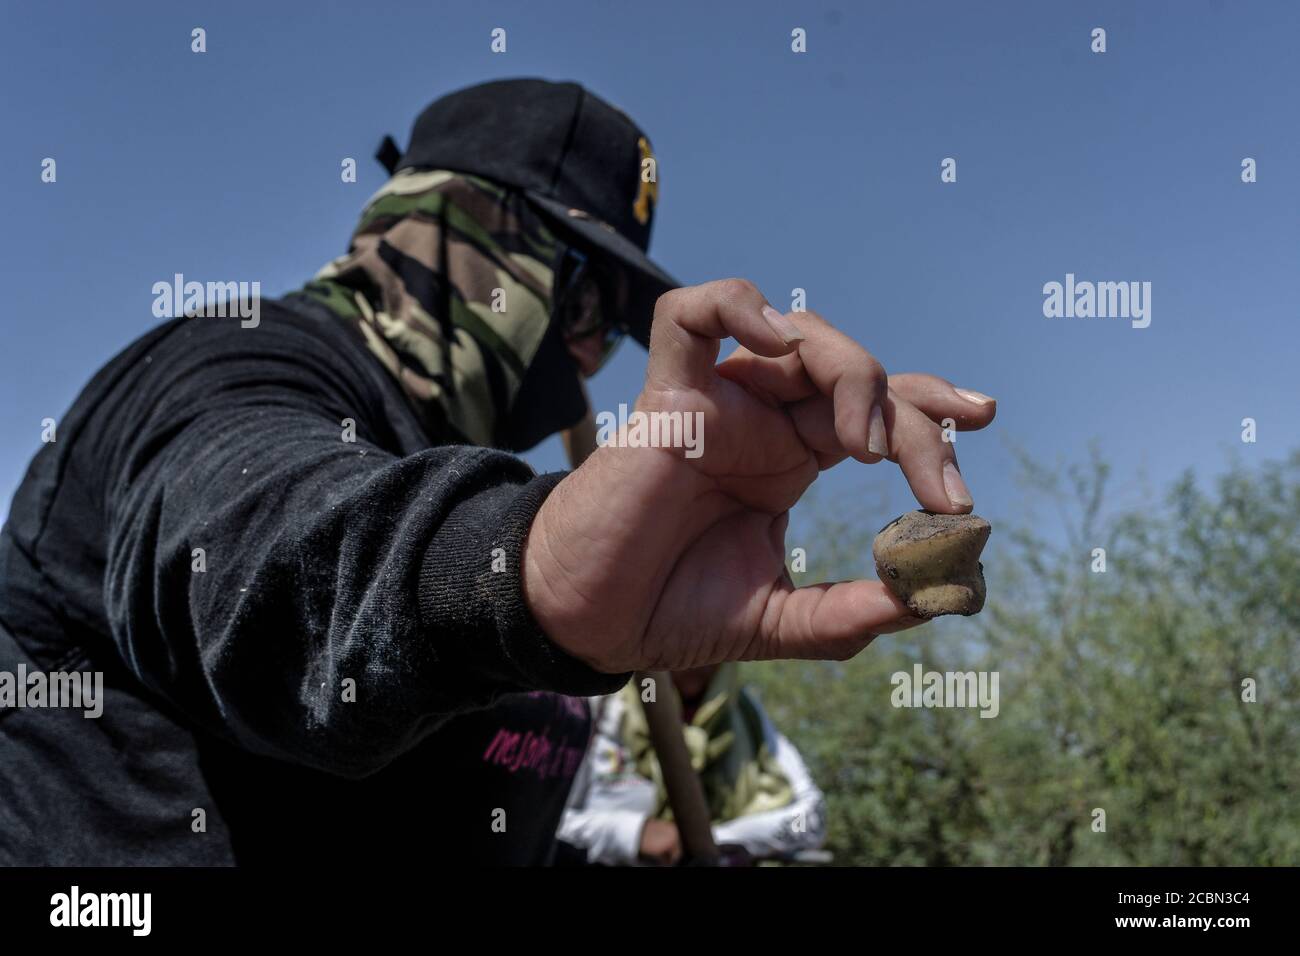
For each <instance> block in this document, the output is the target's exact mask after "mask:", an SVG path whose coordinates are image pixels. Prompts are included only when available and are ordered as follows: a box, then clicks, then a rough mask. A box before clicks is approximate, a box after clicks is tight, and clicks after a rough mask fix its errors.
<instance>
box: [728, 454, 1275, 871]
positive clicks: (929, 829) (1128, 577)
mask: <svg viewBox="0 0 1300 956" xmlns="http://www.w3.org/2000/svg"><path fill="white" fill-rule="evenodd" d="M1021 465H1022V472H1023V478H1024V481H1025V482H1026V484H1027V485H1028V486H1029V489H1030V490H1031V492H1032V493H1034V494H1035V495H1037V496H1038V497H1039V498H1040V499H1044V500H1046V501H1048V502H1051V503H1062V502H1065V503H1067V507H1066V508H1065V509H1064V520H1065V529H1064V530H1065V533H1064V535H1063V537H1062V536H1060V535H1058V536H1056V538H1055V539H1051V538H1049V537H1048V536H1046V535H1044V534H1042V533H1040V531H1039V530H1038V529H1036V528H1034V527H1030V526H1028V525H1022V526H1019V527H1003V526H1001V523H997V524H995V529H994V541H993V543H992V544H991V545H990V550H989V551H988V552H986V557H985V565H986V568H987V571H988V576H989V585H990V587H989V601H988V605H987V607H986V608H985V610H984V612H983V613H982V614H981V615H979V616H978V617H976V618H973V619H970V620H955V619H951V618H945V619H941V620H939V621H936V622H933V623H931V624H928V625H925V626H923V627H921V628H917V629H915V630H913V631H910V632H907V633H905V634H901V635H895V636H892V637H889V636H886V637H882V638H879V639H877V641H876V642H874V643H873V645H872V646H871V647H870V648H868V649H867V650H866V651H865V652H863V653H862V654H861V655H859V656H858V658H856V659H855V660H853V661H850V662H847V663H843V664H835V663H832V664H826V663H796V662H780V663H770V664H753V665H748V668H749V669H748V672H747V673H748V679H749V680H750V681H751V682H752V683H754V684H755V685H756V686H757V688H758V689H759V691H760V693H761V695H762V697H763V699H764V701H765V703H766V705H767V707H768V709H769V710H770V711H771V713H772V715H773V718H774V719H775V720H776V722H777V724H778V726H780V727H781V728H782V730H783V731H784V732H785V733H786V734H787V735H788V736H789V737H791V739H792V740H794V741H795V743H796V744H797V745H798V746H799V747H800V749H801V750H802V751H803V753H804V755H805V757H806V758H807V759H808V762H809V764H810V767H811V769H812V771H813V773H814V775H815V777H816V778H817V780H818V782H819V783H820V784H821V786H822V788H823V789H824V790H825V791H826V794H827V802H828V806H829V812H830V820H829V831H828V846H829V848H830V849H832V850H833V851H834V852H835V855H836V862H837V863H840V864H871V865H881V864H894V865H918V864H924V865H951V864H1031V865H1032V864H1047V865H1068V864H1083V865H1111V864H1136V865H1222V864H1232V865H1248V864H1272V865H1278V864H1289V865H1295V864H1298V863H1300V798H1298V797H1300V720H1297V717H1300V712H1298V711H1300V693H1298V691H1300V673H1298V672H1300V653H1297V637H1298V636H1300V452H1298V453H1296V454H1294V455H1292V456H1291V457H1290V458H1289V459H1287V460H1286V461H1282V462H1275V463H1270V464H1267V465H1264V466H1262V467H1259V468H1256V469H1253V470H1252V469H1247V468H1245V467H1243V466H1241V465H1240V464H1234V465H1232V466H1231V467H1230V468H1229V469H1228V471H1227V472H1226V474H1224V475H1223V476H1222V477H1221V478H1220V479H1219V480H1218V481H1217V482H1215V484H1214V487H1213V490H1212V491H1210V492H1205V491H1202V490H1201V489H1200V488H1199V487H1198V486H1197V484H1196V483H1195V482H1194V481H1193V479H1192V477H1191V475H1190V474H1188V475H1186V476H1184V477H1183V478H1182V479H1181V480H1180V481H1178V482H1177V483H1176V484H1175V485H1174V486H1173V487H1172V488H1171V489H1169V490H1168V492H1167V494H1166V495H1165V496H1164V499H1163V501H1161V502H1160V503H1159V504H1156V505H1152V506H1150V507H1147V508H1142V509H1136V510H1131V511H1127V512H1123V513H1117V514H1115V515H1113V516H1111V517H1109V518H1108V519H1106V520H1103V519H1102V518H1101V514H1102V505H1103V502H1104V500H1105V488H1106V481H1107V468H1106V467H1105V465H1104V464H1103V463H1101V461H1100V460H1099V459H1098V458H1097V457H1096V455H1095V454H1094V456H1093V458H1092V460H1090V461H1089V462H1088V463H1086V464H1084V465H1080V466H1075V467H1072V468H1069V469H1066V470H1065V472H1064V474H1058V473H1055V472H1053V471H1051V470H1048V469H1044V468H1041V467H1037V466H1035V465H1034V464H1033V463H1032V462H1030V461H1028V460H1022V462H1021ZM835 505H836V506H835V507H833V508H832V507H828V506H825V504H823V505H822V506H818V507H817V508H816V514H815V515H814V524H813V527H812V528H811V529H810V530H808V531H805V532H804V533H803V534H802V537H803V539H804V540H807V541H813V542H816V546H815V547H813V548H810V549H809V551H810V569H809V573H808V574H806V575H798V576H797V578H798V579H799V580H801V581H811V580H819V579H835V578H841V577H846V576H855V575H857V576H860V575H861V574H862V573H863V567H862V565H863V560H864V557H863V556H864V555H867V556H869V554H870V547H871V540H872V537H873V531H872V530H871V528H870V527H869V528H868V529H867V530H865V531H864V530H863V525H862V523H861V521H860V520H859V519H858V516H857V515H855V514H854V513H853V509H852V508H851V506H850V505H849V504H848V503H846V502H839V503H835ZM880 523H882V524H883V521H882V522H880ZM1094 548H1105V551H1106V570H1105V572H1104V573H1096V572H1094V570H1093V569H1092V566H1093V549H1094ZM866 560H867V561H869V557H868V558H867V559H866ZM917 661H919V662H920V663H921V664H922V665H923V667H924V669H925V670H937V671H964V670H985V671H997V672H998V675H999V691H1000V712H999V713H998V716H997V717H995V718H992V719H986V718H981V717H980V716H979V713H978V710H976V709H937V708H936V709H914V708H895V707H893V706H892V705H891V703H890V692H891V690H892V685H891V683H890V677H891V675H892V674H894V673H895V672H898V671H906V672H910V671H911V669H912V665H913V663H914V662H917ZM1245 681H1253V683H1254V688H1255V691H1254V693H1255V701H1254V702H1247V701H1245V700H1243V696H1244V695H1245V687H1244V685H1243V682H1245ZM1098 809H1100V810H1103V811H1104V812H1105V826H1106V829H1105V832H1096V831H1095V830H1094V826H1093V821H1094V811H1095V810H1098Z"/></svg>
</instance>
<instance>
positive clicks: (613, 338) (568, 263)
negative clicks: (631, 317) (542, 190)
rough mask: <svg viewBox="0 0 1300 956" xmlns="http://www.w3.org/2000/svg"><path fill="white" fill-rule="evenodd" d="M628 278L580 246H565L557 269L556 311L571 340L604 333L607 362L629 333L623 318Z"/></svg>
mask: <svg viewBox="0 0 1300 956" xmlns="http://www.w3.org/2000/svg"><path fill="white" fill-rule="evenodd" d="M624 282H626V279H625V278H624V277H623V276H622V275H621V274H620V273H619V272H618V271H617V270H615V269H612V268H610V267H609V266H608V265H607V264H606V263H604V262H603V261H601V260H598V259H595V258H592V257H590V256H588V255H587V254H586V253H585V252H583V251H582V250H580V249H576V248H574V247H573V246H565V247H564V248H563V250H562V251H561V253H560V257H559V266H558V268H557V269H556V272H555V301H554V305H553V310H554V311H553V315H554V319H555V321H557V322H559V324H560V330H561V332H562V333H563V334H564V337H565V339H566V340H568V341H571V342H572V341H577V340H579V339H585V338H588V337H589V336H592V335H600V336H601V353H600V364H601V365H604V364H605V362H606V361H607V360H608V359H609V357H610V355H612V354H613V352H614V349H615V348H617V347H618V343H619V342H621V341H623V337H624V336H625V335H626V334H627V331H628V329H627V325H626V324H625V323H624V322H623V320H622V314H623V308H624V306H625V300H626V296H625V295H622V294H621V293H623V292H624V288H623V285H622V283H624Z"/></svg>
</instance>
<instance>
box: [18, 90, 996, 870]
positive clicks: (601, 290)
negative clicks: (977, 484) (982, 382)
mask: <svg viewBox="0 0 1300 956" xmlns="http://www.w3.org/2000/svg"><path fill="white" fill-rule="evenodd" d="M395 153H396V150H395V147H392V146H391V143H390V148H389V149H387V150H385V151H384V153H383V156H384V157H385V158H386V159H387V161H388V163H389V164H390V165H391V167H392V172H393V175H392V178H391V179H390V180H389V182H388V183H387V184H386V185H385V186H384V188H383V189H381V190H380V192H379V193H378V194H377V195H376V196H375V197H374V198H373V199H372V200H371V202H370V203H369V204H368V206H367V208H366V210H365V212H364V214H363V216H362V221H361V223H360V225H359V226H358V228H357V230H356V233H355V234H354V236H353V238H352V243H351V246H350V248H349V250H348V252H347V254H346V255H344V256H342V257H340V258H339V259H337V260H335V261H333V262H331V263H329V264H328V265H327V266H326V267H325V268H323V269H322V270H321V272H320V274H319V275H318V276H316V277H315V278H314V279H313V280H312V281H311V282H309V283H308V284H307V285H306V286H305V287H304V288H303V289H302V290H300V291H299V292H295V293H293V294H290V295H288V296H286V297H285V298H283V299H281V300H278V301H263V302H261V303H260V315H259V318H258V320H257V321H255V322H253V323H245V322H242V321H241V320H240V319H239V318H231V319H224V318H215V317H195V318H184V317H182V318H177V319H174V320H172V321H169V322H167V323H165V324H163V325H161V326H160V327H158V328H157V329H155V330H153V331H152V332H150V333H148V334H146V335H145V336H143V337H142V338H140V339H138V340H137V341H135V342H134V343H132V344H131V345H129V346H128V347H127V348H126V349H125V350H124V351H123V352H122V353H121V354H120V355H118V356H117V357H116V358H114V359H113V360H112V361H111V362H110V363H109V364H108V365H107V366H105V367H104V368H103V369H102V370H101V371H100V372H99V374H97V375H96V376H95V377H94V379H93V380H92V381H91V382H90V383H89V384H88V385H87V386H86V388H85V389H84V390H83V391H82V393H81V395H80V396H79V397H78V398H77V399H76V401H75V402H74V404H73V406H72V408H71V409H70V411H69V412H68V413H67V415H66V416H64V418H63V419H62V420H61V421H60V424H59V433H58V435H59V437H58V441H57V442H55V443H51V444H48V445H46V446H45V447H44V448H43V449H42V451H41V452H40V453H39V454H38V455H37V456H36V457H35V459H34V460H33V462H32V464H31V467H30V468H29V470H28V473H27V476H26V478H25V480H24V481H23V483H22V485H21V486H20V488H19V490H18V492H17V494H16V495H15V498H14V500H13V504H12V506H11V509H10V512H9V519H8V521H7V523H6V525H5V527H4V529H3V532H2V533H0V793H3V794H4V795H5V797H4V799H3V800H0V863H4V864H83V865H114V864H230V863H241V864H258V863H266V862H271V863H282V864H285V863H287V864H292V865H298V866H300V865H303V864H308V863H311V864H319V863H326V864H329V863H333V864H339V863H351V864H370V863H387V862H393V861H403V862H411V861H419V862H422V863H426V864H435V865H436V864H439V863H447V864H454V863H461V864H464V863H546V862H550V861H551V860H552V859H553V854H554V846H555V841H554V834H555V829H556V825H557V823H558V821H559V819H560V815H561V813H562V810H563V806H564V802H565V797H566V795H567V792H568V789H569V787H570V783H571V781H572V778H573V776H574V773H575V772H576V770H577V768H578V764H579V762H580V761H581V759H582V755H583V751H584V749H585V747H586V744H587V740H588V735H589V716H588V711H587V708H586V704H585V703H584V702H583V701H582V700H581V699H580V698H581V697H582V696H584V695H596V694H605V693H611V692H613V691H615V690H617V689H618V688H619V687H621V686H622V685H623V684H624V683H626V681H627V680H628V677H629V674H630V673H631V672H632V671H633V670H634V669H637V668H643V667H650V666H653V667H661V668H665V669H672V670H681V669H685V668H689V667H699V666H706V665H709V664H713V663H718V662H721V661H728V660H742V659H746V660H747V659H760V658H779V657H821V658H831V657H835V658H842V657H846V656H848V655H850V654H852V653H855V652H856V651H858V650H860V649H861V648H862V647H864V646H865V645H866V644H867V643H868V642H869V641H870V640H871V639H872V637H873V636H874V635H876V634H878V633H885V632H889V631H894V630H898V629H901V628H903V627H907V626H910V625H911V624H913V623H916V622H915V621H913V620H912V619H910V618H909V617H908V616H907V611H906V608H905V607H904V606H903V605H901V604H900V603H899V602H898V601H897V600H896V599H894V598H893V597H892V596H891V595H890V594H889V592H888V591H887V590H886V589H885V588H884V587H882V586H881V585H880V584H879V583H878V582H865V581H856V582H846V583H841V584H836V585H820V586H816V587H809V588H795V587H794V586H793V584H792V582H791V581H790V578H789V577H788V575H787V574H786V573H785V569H784V543H783V532H784V528H785V522H786V515H787V513H788V511H789V508H790V507H791V506H792V505H793V504H794V502H795V501H797V500H798V498H799V497H800V495H801V494H802V493H803V491H804V489H805V488H806V487H807V486H808V484H810V483H811V482H812V480H813V479H814V478H815V477H816V475H817V473H818V472H819V471H820V470H821V469H823V468H826V467H829V466H830V465H832V464H834V463H835V462H838V461H840V460H842V459H843V458H845V457H848V456H851V457H853V458H855V459H857V460H859V461H862V462H876V461H879V460H881V459H882V458H889V459H891V460H893V461H896V462H898V463H899V464H900V466H901V467H902V468H903V470H904V472H905V473H906V475H907V477H908V480H909V481H910V482H911V485H912V487H913V489H914V490H915V492H916V494H917V497H918V499H919V501H920V502H921V504H922V505H923V506H924V507H926V508H929V509H931V510H934V511H940V512H962V511H969V510H970V507H971V501H970V497H969V493H968V492H967V491H966V489H965V485H964V484H963V483H962V480H961V478H960V475H959V474H958V472H957V470H956V466H955V459H954V456H953V451H952V446H951V445H950V444H948V443H945V442H943V441H942V440H941V437H940V430H939V426H938V425H937V424H935V422H936V421H938V420H941V419H942V418H945V417H951V418H954V419H955V420H956V422H957V423H958V426H959V427H980V426H982V425H984V424H987V423H988V421H990V420H991V419H992V416H993V404H992V401H991V400H989V399H986V398H984V397H983V396H979V395H978V394H976V393H970V392H966V391H959V390H954V389H953V388H952V386H950V385H949V384H948V383H946V382H943V381H942V380H940V379H936V378H933V377H930V376H919V375H911V376H906V375H904V376H891V377H887V376H886V374H885V372H884V370H883V369H882V368H881V367H880V365H879V363H878V362H876V361H875V360H874V359H873V358H872V357H871V356H870V355H869V354H868V353H866V352H865V351H864V350H862V349H861V348H860V347H859V346H857V345H856V344H854V343H853V342H851V341H850V340H849V339H847V338H846V337H844V336H843V335H841V334H840V333H838V332H837V331H835V330H834V329H833V328H832V327H831V326H830V325H829V324H828V323H827V322H826V321H824V320H823V319H821V318H820V317H818V316H816V315H814V314H813V313H799V314H797V315H794V316H790V315H783V314H781V313H780V312H778V311H777V310H775V309H773V308H772V307H771V306H770V305H769V304H768V303H767V302H766V300H765V299H764V298H763V296H762V295H761V294H760V293H759V292H758V290H757V289H756V288H755V287H754V286H753V285H752V284H751V283H748V282H745V281H742V280H735V279H731V280H723V281H718V282H710V283H706V284H704V285H700V286H696V287H693V288H675V286H676V283H675V282H673V280H672V279H671V278H670V277H669V276H668V275H667V274H666V273H664V272H663V271H662V270H660V269H658V268H657V267H656V266H654V265H653V264H652V263H650V261H649V260H648V259H647V258H646V257H645V252H646V249H647V248H648V244H649V237H650V229H651V224H652V218H653V212H654V206H655V203H656V201H657V188H658V176H657V172H658V171H657V170H656V169H655V168H654V156H653V154H652V152H651V150H650V145H649V141H648V139H647V138H646V137H645V135H644V134H643V133H642V132H641V131H640V130H638V129H637V127H636V126H635V124H633V123H632V122H631V121H630V120H628V119H627V117H626V116H624V115H623V114H622V113H620V112H619V111H617V110H616V109H614V108H613V107H611V106H609V105H608V104H605V103H603V102H602V101H601V100H600V99H598V98H597V97H595V96H593V95H592V94H591V93H589V92H587V91H584V90H583V89H582V88H580V87H578V86H576V85H574V84H552V83H546V82H543V81H539V80H511V81H504V82H498V83H490V84H485V85H483V86H479V87H474V88H471V89H468V90H463V91H460V92H458V93H454V94H452V95H450V96H447V97H444V98H443V99H441V100H439V101H438V102H436V103H434V104H433V105H432V106H431V107H429V109H428V110H426V111H425V113H424V114H423V115H422V116H421V117H420V118H419V120H418V121H417V123H416V125H415V129H414V132H413V135H412V138H411V142H410V144H409V146H408V148H407V150H406V152H405V154H402V155H401V156H400V159H399V158H398V157H397V156H396V155H394V154H395ZM624 332H626V333H630V334H631V335H632V337H634V338H636V339H637V340H638V341H640V342H642V343H643V344H646V345H648V347H649V350H650V360H649V367H648V370H647V373H646V381H645V383H644V387H643V388H642V390H641V393H640V397H639V398H638V400H637V404H636V411H637V412H638V413H642V414H644V415H646V416H648V417H649V419H650V420H652V421H655V422H666V423H669V425H668V426H666V427H667V431H664V430H659V431H657V434H659V435H660V436H661V437H662V436H663V435H665V434H667V435H670V436H672V435H676V436H677V437H679V438H680V437H681V436H682V432H681V431H680V423H682V422H685V421H687V420H689V421H691V422H692V423H698V424H699V426H700V428H697V429H696V430H695V431H694V432H693V435H694V440H693V441H692V443H691V447H690V448H689V449H684V448H682V447H674V443H673V442H672V441H668V442H649V443H647V442H646V441H644V440H643V439H644V438H645V433H644V432H637V431H636V428H637V427H638V426H629V429H628V430H625V431H621V432H619V433H618V434H617V435H613V436H609V440H608V441H607V442H605V443H604V445H603V446H602V447H600V448H598V449H596V450H595V451H594V452H592V453H591V454H590V456H589V457H586V460H585V461H584V462H583V463H582V464H581V466H580V467H577V468H575V469H574V470H573V471H571V472H568V473H560V474H552V475H541V476H538V475H535V474H533V472H532V471H531V469H529V468H528V467H527V466H526V465H525V464H523V463H522V462H521V461H520V460H519V459H518V458H516V457H515V456H513V455H512V454H510V450H519V449H523V448H527V447H530V446H531V445H532V444H534V443H535V442H536V441H538V440H540V438H542V437H545V436H546V435H548V434H552V433H554V432H555V431H557V430H562V429H569V428H572V427H573V426H574V425H576V424H580V423H581V422H582V421H583V419H584V417H586V416H587V415H588V414H589V412H590V409H588V408H587V407H586V401H585V398H584V396H583V390H582V384H581V379H582V377H583V376H584V375H585V374H590V373H591V372H592V371H594V369H595V368H596V367H598V366H599V364H600V362H601V361H602V360H603V358H604V357H605V356H607V355H608V352H609V350H610V348H612V346H613V345H614V344H615V343H617V341H618V339H619V337H620V335H621V334H622V333H624ZM728 337H732V338H735V339H736V340H737V341H738V342H739V348H738V349H736V351H734V352H733V353H732V354H731V355H730V357H728V358H727V359H726V360H725V361H724V362H722V363H720V364H719V363H718V362H717V358H718V350H719V344H720V341H721V340H722V339H724V338H728ZM674 416H675V417H674ZM674 422H676V423H678V431H677V432H673V431H672V427H673V426H672V423H674ZM578 451H579V454H577V455H576V456H575V457H577V458H582V457H583V456H584V455H585V454H586V452H588V451H590V448H581V447H579V448H578ZM74 677H75V678H77V679H78V680H77V683H76V686H77V687H78V688H85V689H86V690H85V694H84V695H80V694H79V695H78V696H79V697H83V696H84V699H79V700H78V701H77V702H76V703H77V704H79V705H81V706H78V707H76V708H74V707H72V706H67V704H68V703H69V701H67V700H64V699H63V697H64V696H66V694H64V693H63V692H60V693H54V692H53V691H52V690H51V689H52V688H56V687H62V688H63V690H64V691H66V690H67V688H68V687H69V686H71V681H72V678H74ZM6 689H7V691H6ZM16 689H17V690H18V691H19V693H17V694H15V690H16ZM38 692H39V693H38ZM6 694H7V696H6Z"/></svg>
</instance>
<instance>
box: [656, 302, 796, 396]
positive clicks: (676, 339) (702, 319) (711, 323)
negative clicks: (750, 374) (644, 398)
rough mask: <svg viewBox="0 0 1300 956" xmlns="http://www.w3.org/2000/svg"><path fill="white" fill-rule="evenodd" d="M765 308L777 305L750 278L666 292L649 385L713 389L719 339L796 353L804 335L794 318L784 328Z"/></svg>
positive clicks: (771, 352)
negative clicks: (775, 322) (795, 323)
mask: <svg viewBox="0 0 1300 956" xmlns="http://www.w3.org/2000/svg"><path fill="white" fill-rule="evenodd" d="M764 307H767V308H769V309H770V308H771V306H770V305H769V304H768V301H767V299H766V298H765V297H764V296H763V294H762V293H761V292H759V291H758V289H757V288H756V287H755V285H754V284H753V283H752V282H749V281H748V280H746V279H719V280H717V281H715V282H706V283H704V284H703V285H697V286H688V287H686V288H681V289H673V290H672V291H671V292H666V293H664V294H663V295H662V296H660V297H659V301H658V302H657V303H656V304H655V317H654V324H653V325H652V326H651V327H650V361H649V364H648V365H647V367H646V384H647V385H650V386H652V387H656V388H662V389H675V388H693V389H699V390H702V391H703V390H707V389H709V388H710V387H712V385H713V383H714V381H715V380H716V376H715V373H714V365H715V364H716V363H717V361H718V348H719V343H720V342H721V340H722V339H725V338H734V339H735V340H736V341H737V342H739V343H740V344H741V345H743V346H744V347H745V348H747V349H749V350H750V351H751V352H753V353H755V354H757V355H764V356H768V357H775V356H778V355H787V354H789V353H790V352H793V351H794V350H795V349H796V348H798V345H799V342H800V341H801V340H802V338H803V336H802V335H801V334H800V333H799V330H798V329H796V328H795V327H794V326H793V324H791V323H789V322H788V321H786V322H785V325H786V326H788V328H787V329H785V330H783V331H778V328H780V327H779V326H776V325H774V324H773V323H772V321H771V320H770V319H768V318H766V317H764V313H763V310H764ZM777 315H778V317H779V313H777ZM783 321H784V320H783Z"/></svg>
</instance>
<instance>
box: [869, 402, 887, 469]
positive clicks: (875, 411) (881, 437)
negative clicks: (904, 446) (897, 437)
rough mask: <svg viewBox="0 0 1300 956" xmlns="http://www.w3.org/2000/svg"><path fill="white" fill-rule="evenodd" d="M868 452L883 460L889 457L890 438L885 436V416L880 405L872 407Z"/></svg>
mask: <svg viewBox="0 0 1300 956" xmlns="http://www.w3.org/2000/svg"><path fill="white" fill-rule="evenodd" d="M867 451H869V452H871V454H873V455H879V456H880V457H881V458H888V457H889V436H887V435H886V434H885V416H884V413H883V412H881V411H880V406H879V405H872V406H871V425H870V426H869V427H868V430H867Z"/></svg>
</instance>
